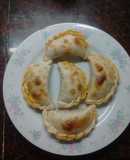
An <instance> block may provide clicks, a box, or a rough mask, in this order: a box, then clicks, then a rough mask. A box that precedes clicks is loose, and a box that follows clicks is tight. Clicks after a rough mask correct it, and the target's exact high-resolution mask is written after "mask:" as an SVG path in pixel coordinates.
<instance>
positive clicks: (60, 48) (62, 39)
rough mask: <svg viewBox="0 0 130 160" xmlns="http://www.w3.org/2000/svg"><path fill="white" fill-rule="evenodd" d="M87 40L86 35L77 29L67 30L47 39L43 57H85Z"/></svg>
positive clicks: (46, 58)
mask: <svg viewBox="0 0 130 160" xmlns="http://www.w3.org/2000/svg"><path fill="white" fill-rule="evenodd" d="M87 48H88V42H87V40H86V37H85V36H84V35H83V34H82V33H81V32H78V31H75V30H67V31H65V32H61V33H59V34H57V35H55V36H53V37H52V38H50V39H49V40H48V42H47V43H46V45H45V55H44V59H45V60H48V59H51V60H53V59H56V58H61V57H68V56H75V57H81V58H84V59H86V58H87V56H88V52H87Z"/></svg>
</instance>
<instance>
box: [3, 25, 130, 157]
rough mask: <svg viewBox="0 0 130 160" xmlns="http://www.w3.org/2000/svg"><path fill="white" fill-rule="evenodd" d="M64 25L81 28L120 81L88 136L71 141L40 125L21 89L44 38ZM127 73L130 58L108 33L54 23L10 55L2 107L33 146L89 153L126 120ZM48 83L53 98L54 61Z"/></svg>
mask: <svg viewBox="0 0 130 160" xmlns="http://www.w3.org/2000/svg"><path fill="white" fill-rule="evenodd" d="M66 29H76V30H79V31H82V32H83V33H84V34H85V35H86V37H87V38H88V40H89V41H90V43H91V44H92V46H93V49H94V50H96V51H97V52H98V53H102V54H105V55H106V56H108V57H110V58H111V59H112V60H113V62H114V63H115V64H116V65H117V67H118V69H119V73H120V84H119V87H118V91H117V93H116V95H115V96H114V98H113V99H112V100H111V101H110V102H109V103H108V104H107V105H105V106H104V107H101V108H98V109H97V110H98V123H97V125H96V128H95V129H94V130H93V132H92V133H91V134H90V135H89V136H88V137H86V138H84V139H83V140H81V141H79V142H73V143H60V142H59V141H57V140H56V139H55V138H53V137H51V136H50V135H49V134H48V132H47V130H46V129H45V128H44V125H43V121H42V116H41V114H40V113H37V112H35V111H34V110H32V109H31V108H29V107H28V106H27V104H26V102H25V101H24V99H23V96H22V93H21V80H22V76H23V72H24V70H25V68H26V67H27V66H28V65H29V64H31V63H37V62H40V61H42V57H43V46H44V43H45V42H46V40H47V38H48V37H49V36H52V35H54V34H56V33H58V32H61V31H64V30H66ZM79 65H80V66H81V67H82V68H83V69H84V70H86V69H88V66H87V65H86V64H84V63H79ZM85 68H86V69H85ZM129 73H130V59H129V57H128V55H127V53H126V51H125V50H124V49H123V47H122V46H121V45H120V44H119V43H118V42H117V41H116V40H115V39H114V38H112V37H111V36H110V35H109V34H107V33H105V32H104V31H101V30H99V29H97V28H94V27H91V26H88V25H83V24H77V23H62V24H56V25H53V26H49V27H47V28H45V29H42V30H39V31H38V32H35V33H33V34H32V35H31V36H29V37H28V38H27V39H25V40H24V41H23V42H22V43H21V45H20V46H19V47H18V48H17V50H16V52H15V53H14V54H13V56H12V57H11V58H10V60H9V63H8V65H7V68H6V71H5V76H4V84H3V94H4V101H5V107H6V109H7V112H8V115H9V117H10V119H11V121H12V122H13V124H14V125H15V127H16V128H17V130H18V131H19V132H20V133H21V134H22V135H23V136H24V137H25V138H26V139H27V140H28V141H30V142H31V143H32V144H34V145H35V146H37V147H39V148H41V149H43V150H46V151H48V152H52V153H56V154H60V155H82V154H88V153H92V152H94V151H97V150H99V149H101V148H103V147H105V146H107V145H108V144H110V143H111V142H113V141H114V140H115V139H116V138H117V137H118V136H119V135H120V134H121V133H122V132H123V131H124V130H125V128H126V127H127V126H128V124H129V122H130V101H129V98H130V76H129ZM54 84H55V85H54ZM50 85H51V88H52V89H51V94H52V97H53V98H54V99H55V98H56V96H55V95H57V94H58V89H59V76H58V72H57V70H56V66H55V65H54V69H53V73H52V76H51V84H50ZM55 93H56V94H55Z"/></svg>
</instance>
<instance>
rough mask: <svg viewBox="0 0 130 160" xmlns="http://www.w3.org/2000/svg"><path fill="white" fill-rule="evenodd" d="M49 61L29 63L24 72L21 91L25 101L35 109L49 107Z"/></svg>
mask: <svg viewBox="0 0 130 160" xmlns="http://www.w3.org/2000/svg"><path fill="white" fill-rule="evenodd" d="M50 69H51V61H47V62H42V63H40V64H32V65H30V66H29V67H28V68H27V69H26V71H25V74H24V77H23V82H22V93H23V95H24V98H25V100H26V102H27V103H28V104H29V105H30V106H31V107H32V108H36V109H44V108H47V107H49V105H50V102H51V101H50V99H49V95H48V77H49V73H50Z"/></svg>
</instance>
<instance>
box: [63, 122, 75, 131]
mask: <svg viewBox="0 0 130 160" xmlns="http://www.w3.org/2000/svg"><path fill="white" fill-rule="evenodd" d="M62 127H63V129H64V130H66V131H72V130H73V129H74V128H75V127H76V120H68V121H66V122H65V123H63V125H62Z"/></svg>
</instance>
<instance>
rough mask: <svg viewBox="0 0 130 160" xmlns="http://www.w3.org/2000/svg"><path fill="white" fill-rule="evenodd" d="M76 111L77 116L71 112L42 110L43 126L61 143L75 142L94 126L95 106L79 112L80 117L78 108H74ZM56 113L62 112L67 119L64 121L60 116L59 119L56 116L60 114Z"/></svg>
mask: <svg viewBox="0 0 130 160" xmlns="http://www.w3.org/2000/svg"><path fill="white" fill-rule="evenodd" d="M76 110H77V111H76V112H77V113H76V114H77V115H74V114H73V111H72V110H68V111H67V110H57V111H54V110H50V111H49V110H48V111H47V110H44V111H43V118H44V124H45V126H46V128H47V130H48V132H49V133H50V134H52V135H54V136H55V137H56V138H57V139H58V140H62V141H75V140H79V139H81V138H83V137H85V136H87V135H88V134H89V133H90V132H91V131H92V129H93V128H94V127H95V124H96V106H95V105H91V106H89V107H88V108H87V107H86V109H85V110H83V111H81V112H82V113H81V115H80V116H81V117H79V115H78V110H80V107H79V108H76ZM55 112H56V113H55ZM58 112H64V113H65V115H66V112H67V114H69V118H67V119H66V118H65V117H63V116H62V115H61V117H60V118H59V117H58V116H59V115H57V114H60V113H58ZM71 112H72V114H71ZM65 115H64V116H65ZM57 117H58V118H57ZM54 123H56V125H55V124H54Z"/></svg>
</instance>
